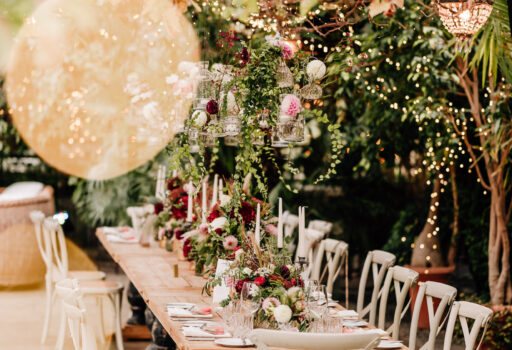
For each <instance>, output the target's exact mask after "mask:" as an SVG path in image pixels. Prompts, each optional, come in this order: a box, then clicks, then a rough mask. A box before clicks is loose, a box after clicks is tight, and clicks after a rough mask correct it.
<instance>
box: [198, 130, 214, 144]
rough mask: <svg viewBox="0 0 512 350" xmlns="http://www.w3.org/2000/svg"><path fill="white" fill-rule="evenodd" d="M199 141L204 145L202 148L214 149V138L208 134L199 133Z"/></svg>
mask: <svg viewBox="0 0 512 350" xmlns="http://www.w3.org/2000/svg"><path fill="white" fill-rule="evenodd" d="M199 141H201V143H202V144H203V145H204V147H214V146H215V137H214V136H213V135H211V134H210V133H209V132H200V133H199Z"/></svg>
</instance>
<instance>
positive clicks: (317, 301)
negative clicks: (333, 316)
mask: <svg viewBox="0 0 512 350" xmlns="http://www.w3.org/2000/svg"><path fill="white" fill-rule="evenodd" d="M327 300H328V299H327V294H326V289H325V285H323V284H312V285H311V287H310V288H309V291H308V298H307V302H308V303H307V307H308V310H309V314H311V316H312V318H313V320H320V319H322V317H324V316H326V315H327V314H328V308H327V304H328V301H327Z"/></svg>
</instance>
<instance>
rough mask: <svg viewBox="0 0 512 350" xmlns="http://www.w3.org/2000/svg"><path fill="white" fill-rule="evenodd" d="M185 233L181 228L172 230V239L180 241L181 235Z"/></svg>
mask: <svg viewBox="0 0 512 350" xmlns="http://www.w3.org/2000/svg"><path fill="white" fill-rule="evenodd" d="M184 233H185V231H183V230H182V229H181V228H175V229H174V237H176V239H178V240H180V239H181V238H182V237H181V236H183V234H184Z"/></svg>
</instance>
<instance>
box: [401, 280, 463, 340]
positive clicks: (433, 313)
mask: <svg viewBox="0 0 512 350" xmlns="http://www.w3.org/2000/svg"><path fill="white" fill-rule="evenodd" d="M456 294H457V289H456V288H454V287H452V286H449V285H447V284H444V283H439V282H434V281H427V282H420V285H419V287H418V292H417V294H416V302H415V303H414V310H413V312H412V320H411V330H410V333H409V349H410V350H415V349H416V335H417V332H418V321H419V318H420V312H421V305H422V304H423V299H426V303H427V310H428V320H429V326H430V333H429V335H428V340H427V342H426V343H425V344H424V345H423V346H422V347H421V348H420V349H422V350H434V346H435V342H436V337H437V335H438V334H439V331H440V330H441V328H443V323H444V321H443V320H442V318H443V315H444V314H445V311H446V308H447V307H449V306H451V305H452V303H453V301H454V300H455V295H456ZM434 298H436V299H441V300H440V301H439V305H438V306H437V310H434V301H433V299H434ZM446 318H447V317H445V319H444V320H446Z"/></svg>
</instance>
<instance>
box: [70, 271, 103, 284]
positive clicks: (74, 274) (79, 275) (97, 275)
mask: <svg viewBox="0 0 512 350" xmlns="http://www.w3.org/2000/svg"><path fill="white" fill-rule="evenodd" d="M105 277H107V275H106V274H105V272H103V271H86V270H83V271H81V270H75V271H68V278H73V279H77V280H79V281H80V282H82V281H98V280H104V279H105Z"/></svg>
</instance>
